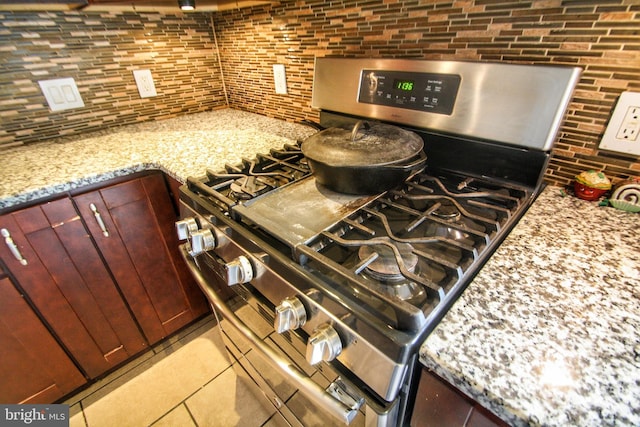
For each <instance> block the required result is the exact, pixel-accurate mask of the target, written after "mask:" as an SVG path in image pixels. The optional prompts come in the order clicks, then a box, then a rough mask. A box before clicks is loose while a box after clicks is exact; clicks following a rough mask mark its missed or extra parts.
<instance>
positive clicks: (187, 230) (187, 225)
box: [176, 218, 198, 240]
mask: <svg viewBox="0 0 640 427" xmlns="http://www.w3.org/2000/svg"><path fill="white" fill-rule="evenodd" d="M176 231H177V232H178V240H187V239H188V238H189V237H191V234H192V233H195V232H196V231H198V223H197V222H196V219H195V218H185V219H182V220H180V221H176Z"/></svg>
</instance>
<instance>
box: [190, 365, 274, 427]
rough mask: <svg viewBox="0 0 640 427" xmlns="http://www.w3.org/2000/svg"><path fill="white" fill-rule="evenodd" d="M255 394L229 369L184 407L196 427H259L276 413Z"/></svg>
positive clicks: (249, 385) (247, 383)
mask: <svg viewBox="0 0 640 427" xmlns="http://www.w3.org/2000/svg"><path fill="white" fill-rule="evenodd" d="M256 392H258V393H259V391H258V390H257V386H256V385H255V384H253V383H250V382H248V381H246V380H244V379H243V378H241V377H239V376H237V375H236V373H235V371H234V368H229V369H227V370H226V371H224V372H223V373H222V374H221V375H220V376H219V377H217V378H216V379H215V380H214V381H212V382H211V383H209V384H207V386H206V387H204V388H203V389H202V390H200V391H199V392H198V393H196V394H195V395H193V396H191V397H190V398H189V399H188V400H187V401H186V402H185V403H186V405H187V407H188V408H189V411H190V412H191V414H192V415H193V418H194V419H195V420H196V423H197V424H198V425H199V426H206V427H229V426H242V427H258V426H261V425H262V424H264V422H265V421H267V420H268V419H269V417H270V416H271V415H272V414H273V413H274V412H275V410H274V409H272V408H269V407H268V405H269V404H268V403H266V404H263V403H262V402H261V400H259V399H258V398H257V397H256V394H255V393H256ZM263 405H264V406H263Z"/></svg>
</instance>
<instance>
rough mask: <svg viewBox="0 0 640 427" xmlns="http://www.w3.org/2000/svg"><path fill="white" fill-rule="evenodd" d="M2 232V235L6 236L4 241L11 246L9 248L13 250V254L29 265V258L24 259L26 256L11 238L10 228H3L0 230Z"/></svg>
mask: <svg viewBox="0 0 640 427" xmlns="http://www.w3.org/2000/svg"><path fill="white" fill-rule="evenodd" d="M0 233H2V237H4V242H5V243H6V244H7V246H8V247H9V250H10V251H11V253H12V254H13V256H14V257H16V259H17V260H18V261H20V264H22V265H27V260H26V259H24V257H23V256H22V254H21V253H20V249H18V246H17V245H16V244H15V242H14V241H13V239H12V238H11V234H10V233H9V230H7V229H6V228H3V229H2V230H0Z"/></svg>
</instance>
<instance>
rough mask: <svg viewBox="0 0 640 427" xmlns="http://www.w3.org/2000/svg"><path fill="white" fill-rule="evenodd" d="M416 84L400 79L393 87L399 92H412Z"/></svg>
mask: <svg viewBox="0 0 640 427" xmlns="http://www.w3.org/2000/svg"><path fill="white" fill-rule="evenodd" d="M414 83H415V82H414V81H413V80H400V79H396V80H395V81H394V82H393V87H395V88H396V89H399V90H404V91H407V92H411V91H412V90H413V84H414Z"/></svg>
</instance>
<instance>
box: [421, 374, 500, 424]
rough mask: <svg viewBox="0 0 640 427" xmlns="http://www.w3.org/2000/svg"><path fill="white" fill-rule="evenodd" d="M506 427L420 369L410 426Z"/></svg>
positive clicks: (468, 399) (493, 416)
mask: <svg viewBox="0 0 640 427" xmlns="http://www.w3.org/2000/svg"><path fill="white" fill-rule="evenodd" d="M430 426H434V427H463V426H464V427H497V426H500V427H506V426H507V424H506V423H504V422H503V421H502V420H500V419H499V418H498V417H496V416H495V415H493V414H492V413H491V412H489V411H487V410H486V409H485V408H483V407H482V406H480V405H479V404H478V403H477V402H475V401H474V400H472V399H470V398H469V397H467V396H465V395H463V394H462V393H461V392H460V391H458V390H457V389H455V388H454V387H453V386H451V385H450V384H448V383H447V382H445V381H443V380H442V379H441V378H440V377H438V376H436V375H435V374H433V373H432V372H430V371H428V370H427V369H422V371H421V373H420V382H419V384H418V391H417V393H416V400H415V406H414V408H413V414H412V416H411V427H430Z"/></svg>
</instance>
